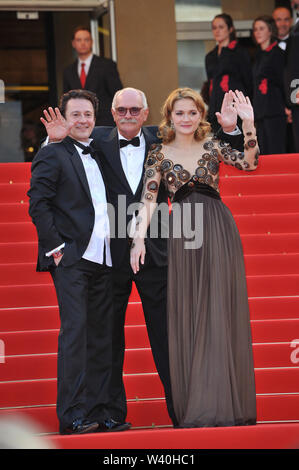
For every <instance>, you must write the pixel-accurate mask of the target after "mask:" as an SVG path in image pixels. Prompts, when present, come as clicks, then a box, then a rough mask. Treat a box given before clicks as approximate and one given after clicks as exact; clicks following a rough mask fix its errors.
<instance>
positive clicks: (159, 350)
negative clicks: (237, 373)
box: [110, 247, 177, 424]
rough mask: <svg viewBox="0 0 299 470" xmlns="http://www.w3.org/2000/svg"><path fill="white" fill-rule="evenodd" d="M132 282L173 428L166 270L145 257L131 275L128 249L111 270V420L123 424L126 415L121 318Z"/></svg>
mask: <svg viewBox="0 0 299 470" xmlns="http://www.w3.org/2000/svg"><path fill="white" fill-rule="evenodd" d="M133 281H134V282H135V284H136V287H137V290H138V293H139V295H140V299H141V302H142V307H143V311H144V317H145V322H146V327H147V332H148V337H149V341H150V345H151V349H152V354H153V358H154V361H155V365H156V369H157V372H158V374H159V377H160V379H161V382H162V384H163V386H164V392H165V398H166V404H167V409H168V413H169V416H170V418H171V420H172V422H173V424H177V421H176V418H175V414H174V410H173V405H172V397H171V387H170V376H169V358H168V337H167V315H166V302H167V267H166V266H165V267H157V266H155V265H153V263H151V260H150V255H149V254H146V256H145V264H144V265H143V266H142V267H141V269H140V271H139V272H138V273H137V274H136V275H135V274H134V273H133V271H132V269H131V265H130V252H129V247H128V250H127V253H126V257H125V259H124V262H123V263H122V266H121V267H120V268H115V269H113V298H114V315H113V372H112V381H111V397H112V401H111V405H110V411H111V416H112V417H113V418H114V419H115V420H117V421H125V419H126V415H127V404H126V393H125V387H124V383H123V377H122V372H123V363H124V354H125V332H124V325H125V315H126V310H127V306H128V301H129V296H130V294H131V290H132V283H133Z"/></svg>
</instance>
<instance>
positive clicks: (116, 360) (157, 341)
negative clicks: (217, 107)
mask: <svg viewBox="0 0 299 470" xmlns="http://www.w3.org/2000/svg"><path fill="white" fill-rule="evenodd" d="M222 111H223V110H222ZM148 113H149V109H148V105H147V101H146V97H145V95H144V93H143V92H142V91H140V90H136V89H134V88H125V89H122V90H120V91H118V92H117V93H116V95H115V97H114V99H113V103H112V114H113V117H114V120H115V123H116V127H114V128H113V129H112V128H111V127H96V128H95V129H94V131H93V133H92V137H93V139H94V141H95V145H96V147H97V149H99V150H100V160H101V167H102V169H103V175H104V177H105V183H106V185H107V191H108V194H109V202H111V203H112V205H113V207H114V209H115V214H116V223H115V227H114V230H115V236H114V237H113V238H111V254H112V266H113V268H112V273H113V274H112V276H113V297H114V321H113V372H112V379H111V398H112V400H111V402H110V405H109V410H110V413H111V416H112V417H113V419H114V420H116V421H117V422H124V421H125V418H126V414H127V405H126V394H125V388H124V384H123V378H122V372H123V361H124V352H125V334H124V324H125V314H126V310H127V306H128V301H129V296H130V293H131V289H132V283H133V282H135V284H136V287H137V290H138V292H139V295H140V298H141V302H142V307H143V311H144V316H145V321H146V326H147V331H148V336H149V340H150V344H151V349H152V353H153V357H154V360H155V364H156V368H157V371H158V373H159V376H160V379H161V382H162V384H163V386H164V391H165V398H166V404H167V409H168V413H169V416H170V418H171V420H172V422H173V424H174V425H176V424H177V420H176V417H175V414H174V410H173V405H172V397H171V386H170V376H169V360H168V341H167V318H166V301H167V297H166V291H167V239H166V238H165V237H164V238H163V237H161V236H160V235H161V233H162V230H163V227H162V220H161V219H158V231H157V233H158V237H156V238H151V237H150V230H151V227H149V229H148V237H147V239H146V249H147V256H146V259H145V264H144V265H143V266H142V267H141V269H140V271H139V272H138V273H137V274H134V273H133V271H132V269H131V265H130V237H129V234H128V230H127V227H128V225H129V222H130V221H131V220H132V213H131V215H129V214H128V208H129V206H130V205H131V204H134V203H139V201H140V200H141V192H142V187H143V175H144V160H145V157H146V155H147V153H148V151H149V149H150V147H151V145H152V144H154V143H157V142H159V138H158V137H157V130H158V129H157V127H155V126H152V127H147V126H143V124H144V123H145V121H146V119H147V117H148ZM223 114H224V112H223ZM45 116H46V120H44V121H43V122H44V124H45V126H46V128H47V131H48V135H49V138H50V141H55V140H59V139H61V138H62V137H64V136H65V135H66V134H67V132H68V129H67V126H66V123H65V122H64V120H63V119H62V118H61V116H60V112H59V109H58V108H56V109H55V112H54V111H53V110H52V109H51V111H50V114H49V113H48V112H45ZM229 121H230V119H228V122H227V121H223V122H220V121H219V123H220V124H221V125H222V126H223V127H225V128H226V130H227V131H233V130H234V129H235V126H236V119H235V120H234V119H233V124H232V125H231V123H230V122H229ZM220 137H221V138H222V137H224V138H225V140H227V141H228V142H229V143H232V144H233V145H234V146H235V147H236V148H238V146H239V147H240V149H241V147H242V144H243V136H242V134H241V133H240V132H239V134H238V135H236V136H228V135H227V134H226V135H225V136H224V134H223V132H222V131H221V134H220ZM157 202H158V203H162V202H164V203H167V202H168V197H167V193H166V190H165V187H164V186H163V185H161V186H160V188H159V193H158V198H157ZM133 219H134V218H133ZM154 220H155V217H153V219H152V223H153V221H154ZM156 220H157V219H156ZM132 230H133V229H132Z"/></svg>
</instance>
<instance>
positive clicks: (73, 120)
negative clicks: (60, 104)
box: [65, 98, 95, 142]
mask: <svg viewBox="0 0 299 470" xmlns="http://www.w3.org/2000/svg"><path fill="white" fill-rule="evenodd" d="M65 119H66V121H67V124H68V125H69V126H70V131H69V136H70V137H72V138H73V139H75V140H79V141H81V142H87V141H88V139H89V137H90V134H91V133H92V131H93V128H94V126H95V114H94V109H93V105H92V103H91V101H89V100H86V99H84V98H71V99H70V100H69V101H68V102H67V104H66V110H65Z"/></svg>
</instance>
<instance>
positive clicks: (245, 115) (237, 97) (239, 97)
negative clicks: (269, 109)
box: [232, 90, 254, 121]
mask: <svg viewBox="0 0 299 470" xmlns="http://www.w3.org/2000/svg"><path fill="white" fill-rule="evenodd" d="M232 94H233V97H234V107H235V109H236V111H237V113H238V116H239V117H240V119H242V121H243V120H244V119H245V120H249V121H253V120H254V113H253V107H252V104H251V102H250V99H249V98H248V96H244V94H243V93H242V91H238V90H236V91H235V92H232Z"/></svg>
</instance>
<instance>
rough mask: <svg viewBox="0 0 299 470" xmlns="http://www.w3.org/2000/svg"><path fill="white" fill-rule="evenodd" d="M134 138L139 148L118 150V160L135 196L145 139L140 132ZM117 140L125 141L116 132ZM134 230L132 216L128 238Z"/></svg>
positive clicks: (140, 173) (134, 224) (140, 172)
mask: <svg viewBox="0 0 299 470" xmlns="http://www.w3.org/2000/svg"><path fill="white" fill-rule="evenodd" d="M136 137H139V138H140V146H139V147H134V145H131V144H129V145H126V147H122V148H120V149H119V153H120V160H121V164H122V167H123V170H124V173H125V175H126V178H127V181H128V183H129V186H130V188H131V190H132V193H133V194H135V193H136V191H137V188H138V186H139V183H140V180H141V178H142V172H143V165H144V157H145V138H144V135H143V133H142V131H141V130H140V131H139V133H138V134H137V136H136ZM118 138H119V139H125V140H128V139H126V138H125V137H123V136H122V135H121V134H120V133H119V132H118ZM135 228H136V216H135V214H133V217H132V219H131V222H130V228H129V236H130V237H132V236H133V234H134V233H135Z"/></svg>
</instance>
